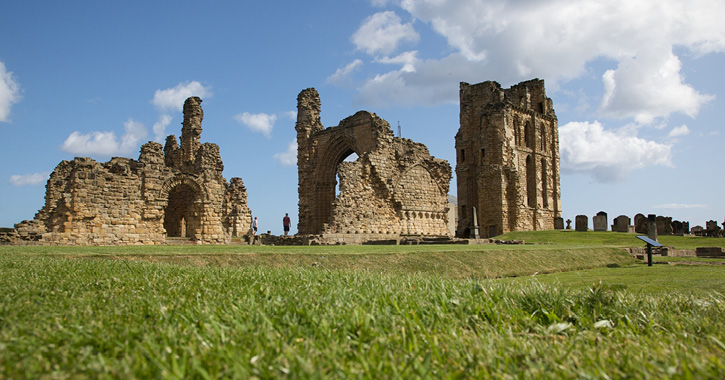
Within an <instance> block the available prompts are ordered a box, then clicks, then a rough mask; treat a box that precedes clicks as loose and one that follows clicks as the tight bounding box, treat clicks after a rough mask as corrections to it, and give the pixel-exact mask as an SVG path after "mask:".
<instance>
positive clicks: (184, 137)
mask: <svg viewBox="0 0 725 380" xmlns="http://www.w3.org/2000/svg"><path fill="white" fill-rule="evenodd" d="M203 119H204V111H203V110H202V109H201V98H199V97H198V96H192V97H190V98H187V99H186V101H184V121H183V122H182V123H181V157H182V161H183V162H190V161H194V159H195V156H196V151H197V150H199V146H201V142H200V140H201V121H202V120H203Z"/></svg>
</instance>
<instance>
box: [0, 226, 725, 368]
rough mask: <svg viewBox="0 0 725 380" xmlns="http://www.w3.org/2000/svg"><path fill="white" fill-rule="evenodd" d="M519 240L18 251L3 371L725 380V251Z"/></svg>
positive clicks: (541, 237)
mask: <svg viewBox="0 0 725 380" xmlns="http://www.w3.org/2000/svg"><path fill="white" fill-rule="evenodd" d="M507 236H508V235H507ZM514 236H522V237H508V238H509V239H519V238H523V239H524V240H526V241H527V242H535V243H537V244H526V245H516V246H511V245H484V246H460V245H452V246H448V245H446V246H331V247H319V246H318V247H259V246H251V247H250V246H156V247H145V246H140V247H9V246H0V379H5V378H48V379H55V378H58V379H64V378H131V379H133V378H139V379H140V378H143V379H145V378H165V379H182V378H183V379H186V378H200V379H201V378H204V379H207V378H212V379H214V378H243V379H248V378H258V379H272V378H275V379H276V378H330V377H331V378H364V379H379V378H431V379H441V378H443V379H446V378H607V377H609V378H624V377H628V378H658V379H659V378H723V377H725V359H724V358H725V343H724V342H725V330H723V328H722V326H723V325H725V296H724V294H725V265H721V263H722V262H724V260H718V259H698V258H671V257H661V258H660V257H657V258H656V260H658V261H669V262H672V263H680V264H682V263H683V262H688V263H692V262H694V263H696V264H697V265H666V264H657V265H654V266H653V267H648V266H646V265H645V264H643V263H642V262H636V261H635V260H634V259H633V258H632V257H631V256H629V255H628V254H626V253H625V251H624V249H623V247H627V246H640V245H641V243H640V242H639V240H637V239H636V238H635V237H634V236H633V235H628V234H616V233H599V232H597V233H594V232H591V233H581V234H579V233H573V232H572V233H570V232H562V231H551V232H548V231H544V232H534V233H525V234H518V235H514ZM724 240H725V239H724ZM661 241H662V240H661ZM708 241H713V242H714V241H716V239H712V240H710V239H708ZM676 243H677V244H682V245H683V246H684V245H686V244H691V243H690V242H688V241H687V240H686V239H685V240H681V241H676ZM709 245H713V244H709ZM547 273H549V274H547ZM511 276H516V277H511ZM500 277H509V278H500Z"/></svg>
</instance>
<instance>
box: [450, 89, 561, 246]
mask: <svg viewBox="0 0 725 380" xmlns="http://www.w3.org/2000/svg"><path fill="white" fill-rule="evenodd" d="M460 107H461V111H460V112H461V113H460V119H461V120H460V129H459V130H458V133H457V134H456V138H455V141H456V177H457V184H458V207H459V209H458V212H459V223H458V231H457V235H458V236H459V237H468V236H469V230H470V228H471V224H472V218H471V212H472V209H473V207H475V208H476V213H477V220H478V226H479V229H480V232H481V235H482V236H483V237H491V236H495V235H499V234H502V233H506V232H509V231H529V230H547V229H554V219H555V218H557V217H561V202H560V197H561V190H560V185H559V132H558V122H557V118H556V115H555V113H554V108H553V103H552V101H551V99H550V98H547V97H546V92H545V90H544V81H543V80H539V79H534V80H530V81H526V82H522V83H519V84H517V85H515V86H512V87H511V88H510V89H502V88H501V85H499V84H498V83H496V82H493V81H488V82H483V83H478V84H474V85H470V84H468V83H461V84H460Z"/></svg>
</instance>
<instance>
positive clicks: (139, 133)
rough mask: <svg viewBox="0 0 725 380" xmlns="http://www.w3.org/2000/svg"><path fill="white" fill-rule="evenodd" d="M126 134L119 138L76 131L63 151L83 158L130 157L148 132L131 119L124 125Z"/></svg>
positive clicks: (106, 133)
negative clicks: (94, 156)
mask: <svg viewBox="0 0 725 380" xmlns="http://www.w3.org/2000/svg"><path fill="white" fill-rule="evenodd" d="M123 128H124V134H123V136H121V138H120V139H119V138H117V137H116V134H115V133H114V132H99V131H94V132H90V133H86V134H83V133H80V132H78V131H74V132H73V133H71V134H70V136H68V138H67V139H66V140H65V142H63V145H62V146H61V149H62V150H63V151H66V152H68V153H73V154H77V155H83V156H86V155H87V156H92V155H99V156H113V155H130V154H132V153H134V152H135V151H136V150H137V149H138V147H139V145H140V143H141V141H143V139H145V138H146V135H147V131H146V127H144V125H143V124H141V123H139V122H137V121H134V120H132V119H129V120H128V121H126V122H125V123H124V124H123Z"/></svg>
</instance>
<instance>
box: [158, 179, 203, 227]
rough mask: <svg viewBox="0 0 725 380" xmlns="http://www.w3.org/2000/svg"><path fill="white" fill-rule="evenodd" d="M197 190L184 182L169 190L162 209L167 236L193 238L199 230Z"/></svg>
mask: <svg viewBox="0 0 725 380" xmlns="http://www.w3.org/2000/svg"><path fill="white" fill-rule="evenodd" d="M199 195H200V194H199V192H198V191H197V190H195V189H194V188H193V187H192V186H189V185H188V184H186V183H180V184H178V185H176V186H174V187H173V188H172V189H171V190H169V197H168V203H167V205H166V209H165V210H164V228H165V229H166V236H167V237H186V238H194V237H196V235H197V233H198V232H199V231H200V223H199V214H200V212H199V211H200V210H199V201H200V199H199V198H200V197H199Z"/></svg>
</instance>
